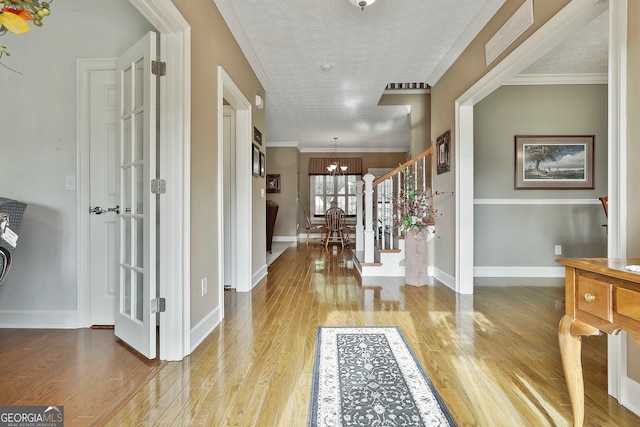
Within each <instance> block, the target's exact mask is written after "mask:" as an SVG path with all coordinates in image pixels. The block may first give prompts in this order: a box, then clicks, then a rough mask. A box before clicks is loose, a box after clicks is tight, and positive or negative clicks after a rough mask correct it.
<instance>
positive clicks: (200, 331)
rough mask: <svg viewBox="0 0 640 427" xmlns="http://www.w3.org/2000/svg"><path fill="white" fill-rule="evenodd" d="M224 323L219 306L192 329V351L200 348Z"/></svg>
mask: <svg viewBox="0 0 640 427" xmlns="http://www.w3.org/2000/svg"><path fill="white" fill-rule="evenodd" d="M221 322H222V316H221V312H220V306H219V305H218V306H217V307H216V308H214V309H213V311H211V312H210V313H209V314H207V315H206V316H205V317H204V318H203V319H202V320H201V321H199V322H198V324H197V325H196V326H194V327H193V328H191V341H190V342H191V351H190V353H193V351H194V350H195V349H196V348H198V346H199V345H200V344H202V341H204V340H205V338H207V337H208V336H209V334H210V333H211V332H213V330H214V329H215V328H216V327H217V326H218V325H219V324H220V323H221Z"/></svg>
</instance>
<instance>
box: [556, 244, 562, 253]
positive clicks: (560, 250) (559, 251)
mask: <svg viewBox="0 0 640 427" xmlns="http://www.w3.org/2000/svg"><path fill="white" fill-rule="evenodd" d="M555 254H556V255H562V245H556V246H555Z"/></svg>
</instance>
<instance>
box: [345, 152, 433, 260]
mask: <svg viewBox="0 0 640 427" xmlns="http://www.w3.org/2000/svg"><path fill="white" fill-rule="evenodd" d="M431 165H432V149H431V148H429V149H428V150H426V151H425V152H423V153H421V154H419V155H418V156H416V157H414V158H412V159H411V160H409V161H407V162H405V163H404V164H402V165H400V166H398V167H397V168H395V169H393V170H392V171H389V172H388V173H386V174H385V175H383V176H381V177H380V178H378V179H375V177H374V176H373V175H372V174H366V175H365V176H363V177H362V180H363V181H364V190H363V194H364V208H363V209H362V211H363V216H364V218H365V220H364V229H363V230H362V233H363V234H364V236H358V232H359V230H356V240H357V241H358V240H359V241H363V242H364V248H363V249H364V262H365V263H372V262H374V257H375V248H378V249H382V250H384V249H397V247H396V246H397V236H402V230H401V229H400V226H399V225H398V224H399V223H400V221H399V219H400V217H399V213H398V212H397V211H396V210H395V209H394V205H395V203H396V201H397V197H398V194H400V191H401V189H402V185H403V171H404V173H405V174H406V175H405V176H409V177H411V179H413V180H414V182H413V183H412V184H413V188H414V189H416V190H418V191H424V192H426V193H427V194H431ZM361 200H362V197H358V203H361ZM368 218H371V220H369V219H368ZM359 223H361V222H359ZM356 250H360V248H359V246H358V245H356Z"/></svg>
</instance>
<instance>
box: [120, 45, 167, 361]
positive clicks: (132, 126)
mask: <svg viewBox="0 0 640 427" xmlns="http://www.w3.org/2000/svg"><path fill="white" fill-rule="evenodd" d="M155 52H156V35H155V33H149V34H147V35H146V36H145V37H144V38H142V39H141V40H140V41H139V42H137V43H136V44H135V45H134V46H133V47H132V48H131V49H129V50H128V51H127V52H126V53H125V54H124V55H122V56H121V57H120V58H119V59H118V64H117V73H118V89H119V97H118V99H119V103H120V105H119V110H118V111H119V117H118V119H119V120H118V122H119V126H118V130H119V135H120V208H121V211H120V263H119V265H120V271H119V273H120V283H119V286H118V302H117V313H116V319H115V334H116V336H118V337H119V338H120V339H122V340H123V341H124V342H126V343H127V344H129V345H130V346H131V347H133V348H134V349H136V350H137V351H139V352H140V353H142V354H143V355H144V356H146V357H148V358H150V359H152V358H155V357H156V314H155V313H152V312H151V300H152V299H154V298H155V297H156V292H157V291H156V256H155V255H156V254H155V248H156V198H155V195H152V193H151V189H150V183H151V179H154V178H155V177H156V128H155V123H156V91H155V88H156V81H155V76H153V75H152V74H151V60H152V59H155Z"/></svg>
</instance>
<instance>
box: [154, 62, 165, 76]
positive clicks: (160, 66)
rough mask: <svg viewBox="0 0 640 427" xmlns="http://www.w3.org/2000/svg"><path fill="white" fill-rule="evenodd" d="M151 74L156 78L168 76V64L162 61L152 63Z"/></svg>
mask: <svg viewBox="0 0 640 427" xmlns="http://www.w3.org/2000/svg"><path fill="white" fill-rule="evenodd" d="M151 74H153V75H154V76H166V75H167V63H166V62H162V61H151Z"/></svg>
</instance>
